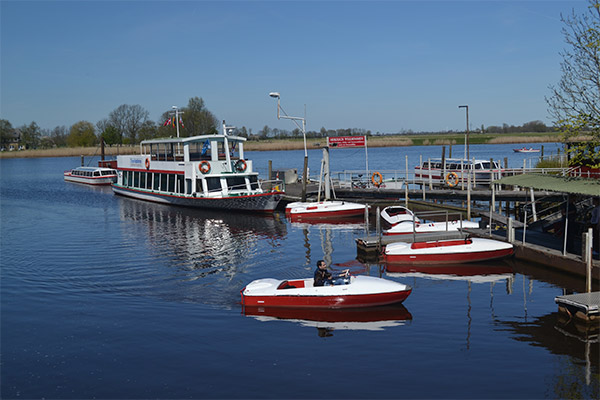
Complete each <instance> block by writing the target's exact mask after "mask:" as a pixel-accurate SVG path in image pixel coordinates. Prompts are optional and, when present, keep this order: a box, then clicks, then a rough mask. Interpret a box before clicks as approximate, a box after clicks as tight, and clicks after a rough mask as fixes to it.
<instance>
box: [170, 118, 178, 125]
mask: <svg viewBox="0 0 600 400" xmlns="http://www.w3.org/2000/svg"><path fill="white" fill-rule="evenodd" d="M176 124H177V120H176V119H175V118H171V125H173V126H175V125H176Z"/></svg>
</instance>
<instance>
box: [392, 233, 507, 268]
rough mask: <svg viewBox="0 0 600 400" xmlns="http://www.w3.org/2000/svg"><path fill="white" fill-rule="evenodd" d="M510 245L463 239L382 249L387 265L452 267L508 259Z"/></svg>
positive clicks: (398, 244)
mask: <svg viewBox="0 0 600 400" xmlns="http://www.w3.org/2000/svg"><path fill="white" fill-rule="evenodd" d="M512 254H513V245H512V244H510V243H506V242H501V241H499V240H492V239H485V238H466V239H450V240H436V241H431V242H415V243H404V242H396V243H390V244H388V245H387V246H386V247H385V250H384V259H385V262H387V263H400V264H455V263H463V262H480V261H488V260H494V259H498V258H503V257H508V256H510V255H512Z"/></svg>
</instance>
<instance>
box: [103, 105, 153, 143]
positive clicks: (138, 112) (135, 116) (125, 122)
mask: <svg viewBox="0 0 600 400" xmlns="http://www.w3.org/2000/svg"><path fill="white" fill-rule="evenodd" d="M149 115H150V114H149V113H148V111H146V110H145V109H144V108H143V107H142V106H140V105H137V104H136V105H133V106H132V105H129V104H122V105H120V106H119V107H117V108H116V109H114V110H113V111H111V113H110V114H108V123H109V124H110V125H112V126H114V127H115V128H116V129H117V130H118V132H119V134H120V136H121V140H120V142H121V144H123V142H124V140H123V136H126V138H127V142H128V143H137V134H138V132H139V131H140V129H141V128H142V126H143V125H144V123H145V122H146V121H147V120H148V117H149Z"/></svg>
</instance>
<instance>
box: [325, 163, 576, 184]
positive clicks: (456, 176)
mask: <svg viewBox="0 0 600 400" xmlns="http://www.w3.org/2000/svg"><path fill="white" fill-rule="evenodd" d="M428 172H430V173H428ZM436 173H437V175H436ZM530 173H536V174H549V175H563V176H564V175H568V174H570V175H575V174H577V173H578V170H576V169H575V170H572V169H568V168H525V167H524V168H495V169H478V170H466V169H465V170H462V171H457V170H446V171H445V173H444V172H442V173H441V175H440V171H439V170H438V171H434V170H433V168H432V169H431V171H426V170H424V171H423V173H417V172H415V170H414V169H412V170H408V171H407V170H369V171H367V170H343V171H338V172H332V173H331V177H332V182H333V183H334V186H336V187H339V188H341V189H351V190H354V189H375V190H387V189H396V190H404V189H407V190H424V189H425V188H427V189H430V190H433V189H434V188H440V187H442V188H443V187H445V188H452V189H454V190H466V189H468V188H469V187H470V188H471V189H475V188H480V189H481V188H485V187H488V188H489V187H491V185H492V184H493V182H494V181H495V180H498V179H500V178H502V177H505V176H513V175H521V174H530ZM582 175H584V174H582Z"/></svg>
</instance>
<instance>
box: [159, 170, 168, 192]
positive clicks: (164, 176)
mask: <svg viewBox="0 0 600 400" xmlns="http://www.w3.org/2000/svg"><path fill="white" fill-rule="evenodd" d="M167 177H168V175H167V174H160V190H161V191H163V192H166V191H167Z"/></svg>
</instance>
